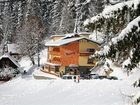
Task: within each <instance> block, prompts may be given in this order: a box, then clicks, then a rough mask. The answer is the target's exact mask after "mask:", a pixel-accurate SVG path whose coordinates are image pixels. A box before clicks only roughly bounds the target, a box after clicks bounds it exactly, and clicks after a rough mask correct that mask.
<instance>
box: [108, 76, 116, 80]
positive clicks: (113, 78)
mask: <svg viewBox="0 0 140 105" xmlns="http://www.w3.org/2000/svg"><path fill="white" fill-rule="evenodd" d="M107 79H110V80H118V78H117V77H115V76H109V77H107Z"/></svg>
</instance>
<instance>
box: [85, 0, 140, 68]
mask: <svg viewBox="0 0 140 105" xmlns="http://www.w3.org/2000/svg"><path fill="white" fill-rule="evenodd" d="M139 10H140V2H139V0H132V1H127V2H123V3H118V4H116V5H114V6H108V7H107V8H105V9H104V11H103V12H102V13H101V14H98V15H97V16H95V17H92V18H91V19H90V20H89V19H88V20H86V21H85V26H86V27H87V28H89V29H91V30H97V29H98V31H101V32H103V33H104V34H106V35H108V36H107V39H108V40H106V41H110V44H109V47H110V50H109V51H108V53H107V54H103V53H102V54H103V55H105V56H106V57H111V58H112V59H113V58H114V59H115V58H116V53H118V52H119V54H120V55H119V58H124V60H126V59H128V58H130V59H131V66H130V65H129V69H132V68H133V67H135V66H136V64H138V63H139V61H140V58H139V55H138V54H137V53H138V52H139V50H138V49H139V47H138V46H139V41H140V39H139V36H140V34H139V27H140V26H139V24H140V22H139V17H138V16H139V15H140V11H139ZM128 16H129V18H127V17H128ZM136 17H137V18H136ZM128 19H129V20H128ZM135 19H136V20H135ZM128 21H132V22H131V23H130V24H129V22H128ZM133 23H135V24H133ZM126 26H127V27H126ZM125 27H126V28H125ZM124 28H125V29H124ZM123 29H124V30H123ZM122 30H123V31H122ZM126 30H129V31H127V33H125V32H126ZM122 33H123V36H124V38H120V39H119V40H114V39H112V38H114V37H117V36H118V37H120V36H122ZM118 37H117V38H118ZM117 38H116V39H117Z"/></svg>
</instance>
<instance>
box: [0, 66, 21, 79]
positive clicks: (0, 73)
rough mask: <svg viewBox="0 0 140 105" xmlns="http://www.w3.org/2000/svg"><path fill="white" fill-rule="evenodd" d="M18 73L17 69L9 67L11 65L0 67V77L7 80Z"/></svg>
mask: <svg viewBox="0 0 140 105" xmlns="http://www.w3.org/2000/svg"><path fill="white" fill-rule="evenodd" d="M18 73H19V70H17V69H14V68H11V67H9V68H2V69H0V79H2V80H7V79H10V78H12V77H15V76H16V74H18Z"/></svg>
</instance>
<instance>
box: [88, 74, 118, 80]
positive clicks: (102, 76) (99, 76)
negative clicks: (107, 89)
mask: <svg viewBox="0 0 140 105" xmlns="http://www.w3.org/2000/svg"><path fill="white" fill-rule="evenodd" d="M90 77H91V79H109V80H118V78H117V77H115V76H105V75H98V74H90Z"/></svg>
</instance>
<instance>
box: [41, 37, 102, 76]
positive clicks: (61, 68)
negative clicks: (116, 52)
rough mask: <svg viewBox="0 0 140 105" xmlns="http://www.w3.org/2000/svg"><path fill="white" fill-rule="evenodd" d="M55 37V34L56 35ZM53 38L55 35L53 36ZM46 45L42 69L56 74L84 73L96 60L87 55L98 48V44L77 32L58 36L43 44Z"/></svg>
mask: <svg viewBox="0 0 140 105" xmlns="http://www.w3.org/2000/svg"><path fill="white" fill-rule="evenodd" d="M56 37H57V36H56ZM53 39H57V38H55V36H53ZM45 45H46V46H47V47H48V61H47V62H46V64H45V66H44V68H43V71H44V72H54V73H57V74H67V73H70V74H86V73H88V72H89V69H90V68H92V67H94V66H95V63H96V61H95V60H93V59H91V58H90V57H89V56H90V55H92V54H94V53H95V51H96V50H99V49H100V45H99V44H98V43H97V42H94V41H92V40H90V39H88V38H87V37H84V36H83V35H79V34H71V35H67V36H61V38H60V36H59V38H58V40H53V41H50V42H47V43H46V44H45Z"/></svg>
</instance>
